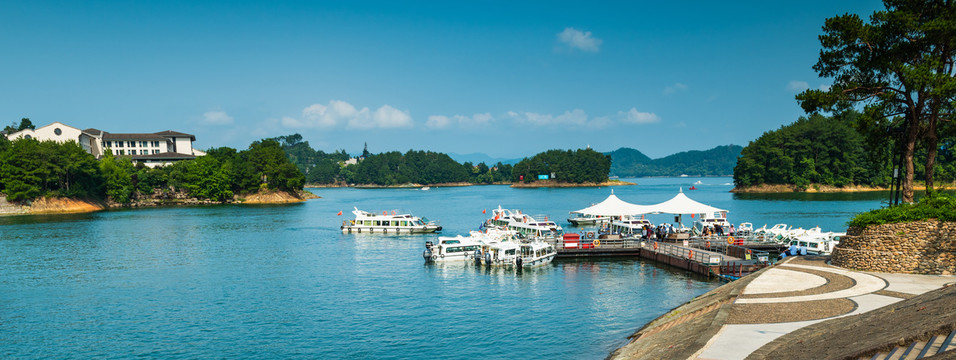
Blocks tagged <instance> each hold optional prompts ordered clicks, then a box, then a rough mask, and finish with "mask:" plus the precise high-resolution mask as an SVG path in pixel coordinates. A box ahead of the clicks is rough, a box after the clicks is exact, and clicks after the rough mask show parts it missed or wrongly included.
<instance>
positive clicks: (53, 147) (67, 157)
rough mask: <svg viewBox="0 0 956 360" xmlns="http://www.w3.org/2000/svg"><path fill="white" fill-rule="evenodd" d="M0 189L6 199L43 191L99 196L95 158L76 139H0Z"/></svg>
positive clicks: (31, 195) (25, 196)
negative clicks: (42, 140)
mask: <svg viewBox="0 0 956 360" xmlns="http://www.w3.org/2000/svg"><path fill="white" fill-rule="evenodd" d="M0 189H2V190H3V192H4V193H6V194H7V199H8V200H10V201H23V200H32V199H34V198H37V197H39V196H43V195H62V196H80V197H99V196H102V190H101V188H100V178H99V169H98V167H97V164H96V159H95V158H94V157H93V155H90V154H89V153H87V152H86V151H84V150H83V148H81V147H80V146H79V145H77V144H76V142H73V141H69V142H66V143H63V144H60V143H56V142H53V141H44V142H39V141H37V140H35V139H22V138H21V139H17V140H16V141H13V142H9V141H6V139H4V141H2V142H0Z"/></svg>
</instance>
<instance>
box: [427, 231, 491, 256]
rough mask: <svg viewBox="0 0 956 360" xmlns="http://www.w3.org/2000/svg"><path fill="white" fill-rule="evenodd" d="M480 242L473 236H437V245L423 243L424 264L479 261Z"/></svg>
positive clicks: (429, 242)
mask: <svg viewBox="0 0 956 360" xmlns="http://www.w3.org/2000/svg"><path fill="white" fill-rule="evenodd" d="M481 245H482V243H481V240H480V237H477V236H474V234H472V236H461V235H458V236H439V237H438V244H435V243H432V242H431V241H426V242H425V252H423V253H422V257H424V258H425V261H426V262H451V261H479V262H480V261H481Z"/></svg>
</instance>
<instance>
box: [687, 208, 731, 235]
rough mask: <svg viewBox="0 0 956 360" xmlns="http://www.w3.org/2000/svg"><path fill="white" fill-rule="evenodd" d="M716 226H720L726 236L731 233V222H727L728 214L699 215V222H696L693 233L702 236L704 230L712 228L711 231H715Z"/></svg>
mask: <svg viewBox="0 0 956 360" xmlns="http://www.w3.org/2000/svg"><path fill="white" fill-rule="evenodd" d="M715 225H720V228H721V229H723V232H724V233H725V234H727V233H730V222H729V221H727V213H726V212H719V213H703V214H697V221H694V225H693V226H692V227H691V228H692V229H691V231H693V232H694V233H696V234H702V233H703V232H704V228H710V230H711V231H713V230H715V229H716V227H715Z"/></svg>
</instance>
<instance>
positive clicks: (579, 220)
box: [568, 214, 611, 226]
mask: <svg viewBox="0 0 956 360" xmlns="http://www.w3.org/2000/svg"><path fill="white" fill-rule="evenodd" d="M608 221H611V217H610V216H603V215H591V214H578V216H575V217H571V218H568V222H569V223H571V226H584V225H599V224H602V223H606V222H608Z"/></svg>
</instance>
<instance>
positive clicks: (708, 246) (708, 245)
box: [705, 241, 710, 249]
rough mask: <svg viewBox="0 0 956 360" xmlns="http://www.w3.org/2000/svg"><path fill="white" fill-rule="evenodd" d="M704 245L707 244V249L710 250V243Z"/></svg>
mask: <svg viewBox="0 0 956 360" xmlns="http://www.w3.org/2000/svg"><path fill="white" fill-rule="evenodd" d="M705 244H707V248H708V249H709V248H710V241H707V242H705Z"/></svg>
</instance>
